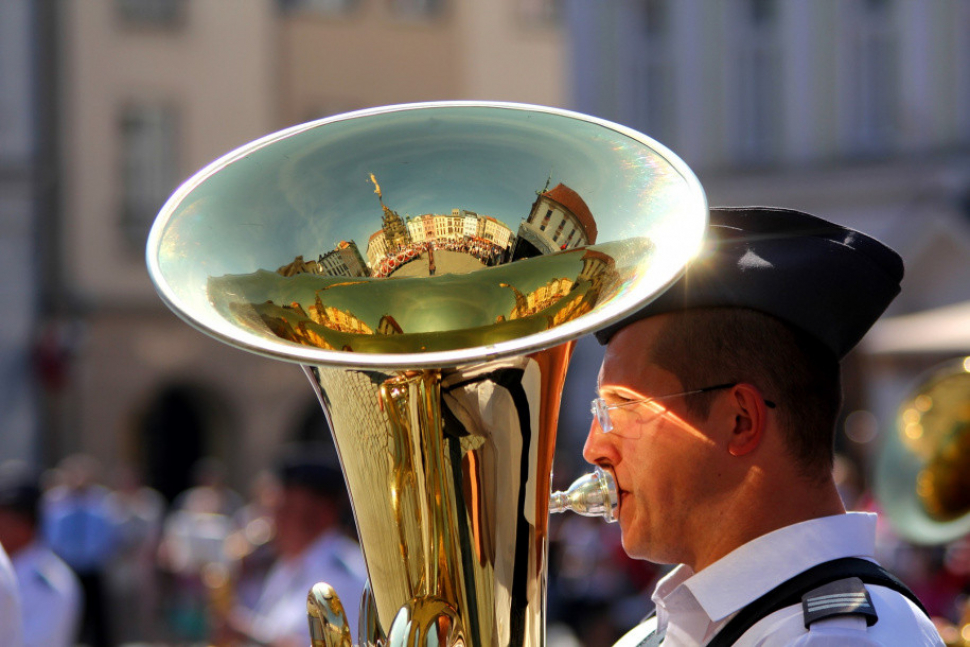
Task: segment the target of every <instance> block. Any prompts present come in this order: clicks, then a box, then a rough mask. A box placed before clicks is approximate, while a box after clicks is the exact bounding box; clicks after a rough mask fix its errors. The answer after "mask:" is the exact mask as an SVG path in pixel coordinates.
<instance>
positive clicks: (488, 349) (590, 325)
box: [146, 101, 708, 369]
mask: <svg viewBox="0 0 970 647" xmlns="http://www.w3.org/2000/svg"><path fill="white" fill-rule="evenodd" d="M439 108H488V109H497V110H517V111H530V112H538V113H544V114H548V115H555V116H561V117H565V118H569V119H574V120H578V121H582V122H586V123H589V124H594V125H598V126H601V127H603V128H606V129H609V130H612V131H614V132H615V133H617V134H620V135H624V136H626V137H628V138H630V139H631V140H633V141H634V142H637V143H639V144H642V145H644V146H645V147H647V148H649V149H652V150H653V151H654V152H655V153H657V155H658V157H660V158H662V159H663V161H664V162H665V163H666V164H668V165H669V166H670V167H671V168H672V169H673V170H674V171H675V173H677V174H679V176H680V177H681V178H682V179H683V181H684V182H685V184H686V185H687V187H688V195H689V196H690V199H691V200H692V201H693V203H692V204H691V205H690V210H691V212H692V214H693V216H694V220H693V222H692V223H691V224H690V226H689V227H686V228H685V229H684V232H683V233H684V235H683V239H682V240H681V241H680V243H681V245H682V246H683V250H684V251H683V253H682V256H683V263H681V264H680V266H679V268H678V269H677V270H676V271H674V272H672V273H670V274H669V275H668V276H665V277H663V280H662V281H660V282H659V283H655V284H653V285H650V286H647V285H636V286H634V287H633V289H630V290H629V291H628V293H627V294H625V295H624V296H623V297H622V298H619V299H615V300H613V301H612V302H610V303H607V304H605V305H603V306H602V307H597V308H596V309H595V310H594V311H593V312H590V313H587V314H585V315H583V316H581V317H579V318H577V319H575V320H573V321H569V322H565V323H561V324H559V325H556V326H555V327H553V328H550V329H548V330H544V331H541V332H535V333H531V334H527V335H523V336H521V337H517V338H513V339H509V340H505V341H500V342H496V343H492V344H488V345H483V346H474V347H468V348H459V349H452V350H444V351H431V352H416V353H371V352H368V353H352V352H346V351H339V350H328V349H323V348H315V347H310V346H305V345H298V344H294V343H290V342H287V341H285V340H283V339H279V340H276V339H269V338H267V337H263V336H260V335H257V334H254V333H251V332H248V331H245V330H243V329H241V328H240V327H239V326H236V325H234V324H232V323H231V322H229V321H228V320H221V321H220V320H213V319H211V318H210V319H205V318H203V317H200V316H198V314H197V313H196V312H195V310H194V309H193V308H192V307H190V306H189V305H188V304H187V303H186V302H185V299H183V298H182V297H181V296H180V295H179V294H178V292H177V291H176V290H175V289H173V286H172V285H171V284H170V283H169V281H168V279H167V277H166V276H165V273H164V271H163V269H162V267H161V266H160V262H159V248H160V245H161V243H162V239H163V237H164V235H165V231H166V228H167V226H168V224H169V222H170V219H171V218H172V217H173V215H174V214H175V213H176V211H177V209H178V207H179V205H180V204H181V203H182V202H183V200H184V199H185V198H186V196H187V195H189V194H190V193H191V192H192V191H193V190H194V189H195V188H196V187H198V186H199V185H201V184H202V183H204V182H205V181H206V180H207V179H209V178H210V177H212V176H213V175H214V174H216V173H218V172H219V171H221V170H222V169H224V168H225V167H227V166H229V165H230V164H232V163H234V162H236V161H239V160H241V159H244V158H246V157H247V156H249V155H251V154H252V153H254V152H255V151H258V150H260V149H262V148H264V147H267V146H269V145H272V144H273V143H275V142H278V141H281V140H284V139H287V138H289V137H291V136H294V135H297V134H299V133H302V132H304V131H308V130H311V129H315V128H319V127H321V126H324V125H327V124H331V123H338V122H342V121H348V120H354V119H362V118H367V117H371V116H377V115H386V114H389V113H395V112H404V111H416V110H427V109H439ZM707 214H708V208H707V201H706V196H705V194H704V191H703V188H702V187H701V184H700V181H699V180H698V179H697V177H696V176H695V174H694V173H693V171H692V170H691V169H690V168H689V167H688V166H687V165H686V163H684V162H683V161H682V160H681V159H680V158H679V157H678V156H677V155H676V154H675V153H674V152H673V151H671V150H670V149H669V148H667V147H666V146H665V145H663V144H661V143H660V142H658V141H656V140H654V139H653V138H651V137H649V136H648V135H645V134H643V133H641V132H639V131H637V130H634V129H632V128H629V127H627V126H624V125H621V124H617V123H614V122H611V121H608V120H605V119H601V118H598V117H594V116H590V115H586V114H582V113H579V112H574V111H571V110H566V109H562V108H555V107H549V106H541V105H533V104H527V103H514V102H491V101H432V102H419V103H402V104H394V105H387V106H379V107H374V108H366V109H362V110H356V111H352V112H347V113H343V114H339V115H334V116H330V117H325V118H322V119H317V120H313V121H309V122H307V123H303V124H298V125H295V126H291V127H288V128H285V129H282V130H279V131H276V132H274V133H270V134H268V135H265V136H263V137H261V138H259V139H256V140H254V141H252V142H249V143H247V144H244V145H242V146H240V147H238V148H236V149H234V150H232V151H230V152H228V153H226V154H224V155H222V156H221V157H219V158H217V159H216V160H214V161H213V162H211V163H210V164H208V165H206V166H204V167H203V168H202V169H200V170H199V171H197V172H196V173H194V174H193V175H192V176H191V177H189V178H188V179H187V180H186V181H185V182H184V183H183V184H182V185H181V186H180V187H179V188H178V189H177V190H176V191H175V192H174V193H173V194H172V196H171V197H170V198H169V199H168V200H167V201H166V202H165V204H164V205H163V206H162V208H161V210H160V212H159V214H158V217H157V218H156V220H155V222H154V224H153V226H152V227H151V230H150V232H149V236H148V240H147V245H146V264H147V267H148V273H149V276H150V279H151V281H152V283H153V285H154V286H155V288H156V290H157V292H158V294H159V296H160V297H161V299H162V301H163V302H164V303H165V304H166V305H167V306H168V307H169V308H170V309H171V310H173V311H174V312H175V313H176V314H177V315H178V316H179V317H180V318H182V319H183V320H184V321H185V322H186V323H188V324H190V325H191V326H192V327H194V328H196V329H198V330H199V331H201V332H203V333H205V334H207V335H209V336H211V337H213V338H215V339H217V340H219V341H222V342H224V343H227V344H230V345H232V346H235V347H237V348H240V349H242V350H247V351H249V352H253V353H256V354H259V355H262V356H266V357H269V358H273V359H278V360H283V361H288V362H292V363H297V364H303V365H326V366H343V367H355V368H364V369H367V368H385V369H412V368H413V369H423V368H435V367H441V368H445V367H454V366H465V365H469V364H475V363H480V362H485V361H494V360H500V359H503V358H508V357H513V356H519V355H523V354H529V353H533V352H538V351H541V350H543V349H546V348H549V347H552V346H556V345H559V344H563V343H567V342H570V341H573V340H575V339H578V338H579V337H582V336H584V335H586V334H590V333H592V332H594V331H596V330H598V329H601V328H603V327H605V326H608V325H611V324H613V323H616V322H618V321H620V320H622V319H623V318H625V317H626V316H628V315H629V314H631V313H632V312H634V311H636V310H637V309H639V308H641V307H642V306H643V305H645V304H647V303H649V302H650V301H651V300H653V299H654V298H656V297H657V296H658V295H659V294H661V293H662V292H663V291H664V290H665V289H666V288H667V287H669V286H670V285H672V284H673V283H674V282H676V280H677V279H678V278H680V276H681V275H682V273H683V271H684V268H685V267H686V265H687V263H688V262H689V261H690V260H691V259H692V258H693V257H694V256H695V255H696V253H697V252H698V251H699V250H700V246H701V243H702V240H703V236H704V232H705V230H706V227H707Z"/></svg>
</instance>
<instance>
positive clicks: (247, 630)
mask: <svg viewBox="0 0 970 647" xmlns="http://www.w3.org/2000/svg"><path fill="white" fill-rule="evenodd" d="M278 476H279V479H280V483H281V486H282V490H281V493H280V500H279V504H278V508H277V510H276V513H275V524H276V536H275V538H274V542H275V547H276V550H277V554H278V559H277V561H276V563H275V564H274V565H273V566H272V568H271V569H270V571H269V573H268V575H267V577H266V581H265V583H264V585H263V588H262V591H261V592H260V594H259V598H258V599H257V601H256V604H255V607H254V608H253V609H242V608H239V609H236V610H235V612H234V613H233V614H232V615H231V616H230V618H229V620H228V623H227V626H226V627H225V628H224V634H225V637H227V638H230V639H232V638H235V639H236V640H240V641H242V642H244V643H245V641H247V640H248V641H249V644H257V645H272V646H273V647H290V646H293V647H303V646H304V645H308V644H310V631H309V625H308V623H307V615H306V609H307V593H309V591H310V589H311V587H312V586H313V585H314V584H316V583H317V582H321V581H323V582H326V583H328V584H330V585H331V586H332V587H333V589H334V590H335V591H336V592H337V595H338V596H339V597H340V600H341V602H342V604H343V608H344V611H345V612H346V615H347V622H348V626H349V628H350V631H351V635H356V633H357V610H358V607H359V605H360V599H361V595H362V593H363V590H364V582H365V581H366V579H367V573H366V568H365V566H364V560H363V556H362V555H361V552H360V548H359V547H358V545H357V543H356V542H354V541H353V540H352V539H350V538H349V537H347V536H346V535H345V534H344V532H343V529H342V527H341V516H342V514H343V513H344V511H345V503H346V499H347V493H346V487H345V485H344V481H343V476H342V475H341V473H340V470H339V469H338V468H336V467H332V466H331V465H329V464H328V463H327V459H326V458H325V457H322V456H320V452H318V451H314V450H313V449H308V448H298V449H295V450H294V451H293V452H292V453H288V454H287V456H286V457H285V458H284V459H283V460H282V461H281V464H280V466H279V469H278Z"/></svg>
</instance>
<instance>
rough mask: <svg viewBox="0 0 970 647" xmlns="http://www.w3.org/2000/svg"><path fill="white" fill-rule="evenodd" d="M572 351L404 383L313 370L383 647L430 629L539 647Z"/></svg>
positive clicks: (419, 373) (418, 374)
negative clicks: (561, 398)
mask: <svg viewBox="0 0 970 647" xmlns="http://www.w3.org/2000/svg"><path fill="white" fill-rule="evenodd" d="M570 350H571V344H568V343H567V344H561V345H559V346H554V347H553V348H550V349H546V350H544V351H540V352H538V353H534V354H531V355H528V356H521V357H515V358H509V359H505V360H496V361H494V362H488V363H484V364H479V365H475V366H471V367H467V368H451V369H425V370H416V371H411V372H407V373H396V372H386V373H380V372H376V371H355V370H350V369H342V368H332V367H324V366H316V367H312V368H309V369H307V371H308V374H309V375H311V376H312V377H311V379H312V380H313V381H314V383H315V384H317V386H318V394H319V396H320V399H321V402H323V403H324V406H325V408H326V410H327V411H328V413H329V422H330V425H331V429H332V431H333V434H334V438H335V440H336V443H337V447H338V450H339V452H340V459H341V464H342V466H343V469H344V475H345V477H346V479H347V484H348V487H349V489H350V491H351V492H352V493H353V497H354V510H355V519H356V522H357V528H358V533H359V536H360V540H361V545H362V546H363V547H364V550H365V554H366V556H367V566H368V573H369V575H370V580H371V586H372V589H373V597H374V603H375V606H376V608H377V617H378V619H379V624H380V627H382V628H383V630H384V631H386V632H387V642H388V643H389V644H397V643H398V642H400V641H401V640H411V639H413V638H414V635H422V636H424V635H426V633H427V632H429V631H439V630H442V629H441V627H438V628H437V629H434V628H433V627H432V625H434V624H435V623H438V622H440V623H444V624H443V625H442V627H443V626H447V627H448V631H449V632H459V633H461V634H462V635H464V636H468V635H471V636H475V640H474V642H475V644H483V645H511V644H514V645H520V644H528V645H539V644H542V636H543V631H544V629H543V623H542V613H543V610H544V607H545V548H546V544H547V529H548V514H549V511H548V505H549V498H548V494H549V491H550V489H551V487H550V479H551V471H552V457H553V450H554V448H555V436H556V425H557V418H558V396H557V397H555V398H553V397H550V394H558V393H560V392H561V389H562V383H563V380H564V379H565V374H566V364H567V361H568V357H569V353H570ZM402 608H406V609H407V612H406V613H405V615H404V616H400V617H399V615H398V614H399V612H400V610H401V609H402ZM439 612H440V613H444V614H445V616H446V618H447V622H445V620H444V619H441V620H440V621H439V620H438V619H436V618H437V616H434V614H435V613H439ZM429 614H431V615H429ZM429 623H430V624H429ZM402 632H403V635H402ZM414 632H418V633H417V634H414ZM412 634H414V635H412ZM456 635H457V634H456ZM408 636H410V638H409V637H408ZM409 644H410V643H409ZM422 644H423V643H422Z"/></svg>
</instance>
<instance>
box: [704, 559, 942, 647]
mask: <svg viewBox="0 0 970 647" xmlns="http://www.w3.org/2000/svg"><path fill="white" fill-rule="evenodd" d="M848 577H858V578H859V579H861V580H862V581H863V582H865V583H866V584H876V585H878V586H884V587H886V588H889V589H892V590H894V591H897V592H899V593H901V594H902V595H905V596H906V597H907V598H909V599H910V600H912V601H913V603H914V604H915V605H916V606H918V607H919V608H920V610H921V611H922V612H923V613H926V608H925V607H924V606H923V604H922V603H921V602H920V601H919V599H918V598H917V597H916V594H914V593H913V592H912V591H910V590H909V588H908V587H907V586H906V585H905V584H903V582H902V581H901V580H900V579H899V578H897V577H896V576H895V575H893V574H892V573H890V572H889V571H887V570H886V569H884V568H883V567H882V566H879V564H876V563H873V562H870V561H869V560H866V559H860V558H857V557H845V558H842V559H835V560H832V561H831V562H824V563H822V564H819V565H817V566H813V567H812V568H810V569H808V570H807V571H805V572H803V573H800V574H798V575H796V576H795V577H793V578H791V579H790V580H788V581H787V582H783V583H782V584H780V585H778V586H777V587H775V588H774V589H772V590H771V591H769V592H768V593H766V594H765V595H763V596H761V597H760V598H758V599H757V600H755V601H754V602H752V603H751V604H749V605H748V606H746V607H744V608H743V609H741V610H740V611H739V612H738V614H737V615H736V616H734V617H733V618H731V620H730V621H729V622H728V623H727V624H726V625H724V628H723V629H721V630H720V631H719V632H717V634H716V635H715V636H714V638H713V639H712V640H711V641H710V642H709V643H707V647H728V646H729V645H733V644H734V643H735V641H736V640H737V639H738V638H740V637H741V636H743V635H744V632H746V631H747V630H748V629H750V628H751V627H752V626H754V624H755V623H757V622H758V621H759V620H761V619H762V618H765V617H767V616H769V615H771V614H772V613H774V612H775V611H779V610H781V609H784V608H785V607H790V606H792V605H795V604H800V603H801V601H802V595H804V594H805V593H808V592H809V591H811V590H813V589H815V588H818V587H819V586H822V585H825V584H828V583H830V582H835V581H837V580H841V579H844V578H848ZM927 615H929V614H927Z"/></svg>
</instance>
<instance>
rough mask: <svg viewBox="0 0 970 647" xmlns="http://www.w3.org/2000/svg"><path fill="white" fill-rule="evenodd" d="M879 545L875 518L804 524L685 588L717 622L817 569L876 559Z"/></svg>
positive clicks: (757, 542)
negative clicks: (833, 562) (844, 560)
mask: <svg viewBox="0 0 970 647" xmlns="http://www.w3.org/2000/svg"><path fill="white" fill-rule="evenodd" d="M875 542H876V515H875V514H872V513H865V512H851V513H848V514H839V515H834V516H830V517H822V518H819V519H812V520H810V521H803V522H801V523H797V524H793V525H791V526H786V527H784V528H780V529H778V530H775V531H773V532H770V533H768V534H766V535H762V536H761V537H758V538H757V539H754V540H752V541H750V542H748V543H746V544H744V545H743V546H740V547H739V548H737V549H735V550H734V551H732V552H730V553H728V554H727V555H726V556H724V557H722V558H721V559H720V560H718V561H717V562H715V563H713V564H711V565H710V566H708V567H707V568H705V569H704V570H702V571H701V572H700V573H696V574H694V575H691V576H690V577H688V578H687V579H686V580H684V582H683V585H684V587H685V588H687V589H688V590H689V591H690V592H691V593H692V594H693V597H694V598H695V599H696V600H697V602H698V604H699V605H700V606H701V607H702V608H703V609H704V611H705V612H706V613H707V615H708V617H710V619H711V620H712V621H715V622H716V621H719V620H722V619H724V618H726V617H727V616H729V615H731V614H732V613H734V612H736V611H738V610H740V609H742V608H743V607H744V606H746V605H747V604H748V603H750V602H753V601H754V600H756V599H758V598H759V597H761V596H762V595H764V594H765V593H767V592H768V591H770V590H771V589H773V588H775V587H776V586H777V585H778V584H779V583H781V582H784V581H786V580H788V579H790V578H792V577H794V576H795V575H798V574H799V573H801V572H803V571H805V570H807V569H808V568H811V567H812V566H815V565H816V564H820V563H822V562H827V561H830V560H833V559H839V558H842V557H868V558H872V557H873V553H874V551H875Z"/></svg>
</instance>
